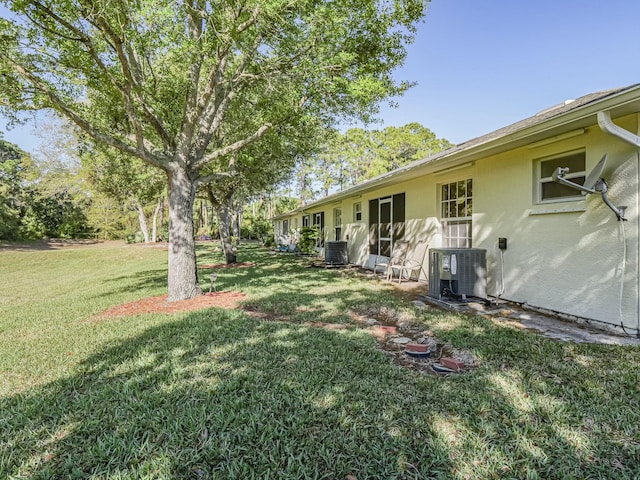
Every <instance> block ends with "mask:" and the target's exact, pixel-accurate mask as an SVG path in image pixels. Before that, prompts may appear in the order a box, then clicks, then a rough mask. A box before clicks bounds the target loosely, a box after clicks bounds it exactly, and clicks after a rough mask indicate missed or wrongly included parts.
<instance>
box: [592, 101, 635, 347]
mask: <svg viewBox="0 0 640 480" xmlns="http://www.w3.org/2000/svg"><path fill="white" fill-rule="evenodd" d="M598 126H599V127H600V130H602V131H603V132H605V133H608V134H610V135H613V136H614V137H618V138H619V139H620V140H622V141H624V142H627V143H630V144H631V145H633V146H634V147H636V148H638V149H640V136H638V135H635V134H633V133H631V132H630V131H629V130H626V129H624V128H622V127H620V126H618V125H616V124H615V123H613V121H612V120H611V113H610V112H608V111H600V112H598ZM638 129H639V130H640V118H639V125H638ZM636 158H637V159H638V163H637V164H636V179H637V180H640V179H639V178H638V177H639V176H640V152H638V153H637V154H636ZM636 188H638V196H640V182H638V184H637V185H636ZM636 198H638V197H636ZM636 202H637V201H636ZM622 228H624V225H622ZM636 231H637V232H638V233H640V217H638V220H637V221H636ZM637 237H638V236H637ZM638 254H639V255H640V241H639V242H638ZM639 258H640V257H639ZM622 275H624V272H622ZM636 285H640V282H639V281H638V278H637V277H636ZM638 297H639V298H640V290H639V291H638ZM636 315H637V319H638V323H637V325H636V335H637V336H638V337H640V303H637V313H636Z"/></svg>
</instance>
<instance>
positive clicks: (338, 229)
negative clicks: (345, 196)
mask: <svg viewBox="0 0 640 480" xmlns="http://www.w3.org/2000/svg"><path fill="white" fill-rule="evenodd" d="M333 228H334V231H335V236H336V241H338V240H342V209H341V208H334V209H333Z"/></svg>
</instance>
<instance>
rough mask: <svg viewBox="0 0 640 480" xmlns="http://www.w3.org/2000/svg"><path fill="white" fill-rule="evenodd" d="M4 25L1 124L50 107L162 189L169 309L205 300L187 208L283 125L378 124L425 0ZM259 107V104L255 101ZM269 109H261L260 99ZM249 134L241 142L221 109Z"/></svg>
mask: <svg viewBox="0 0 640 480" xmlns="http://www.w3.org/2000/svg"><path fill="white" fill-rule="evenodd" d="M4 3H5V4H7V5H8V6H9V7H10V9H11V10H12V11H13V12H14V16H13V17H11V18H4V19H2V20H1V21H0V38H1V41H2V45H3V48H2V50H0V106H1V107H2V110H3V112H2V113H4V114H5V115H10V114H12V113H13V112H17V111H21V110H34V109H55V110H56V111H58V112H59V113H60V114H62V115H63V116H65V117H67V118H68V119H70V120H71V121H73V122H74V123H75V124H76V125H78V126H79V127H80V128H81V129H82V130H83V131H84V132H85V133H86V134H88V135H89V136H90V137H92V138H93V139H94V140H95V141H97V142H101V143H103V144H105V145H108V146H110V147H113V148H117V149H119V150H120V151H122V152H124V153H126V154H129V155H132V156H135V157H138V158H140V159H142V160H143V161H145V162H147V163H148V164H150V165H153V166H155V167H158V168H160V169H162V170H163V171H164V172H166V174H167V176H168V180H169V193H168V199H169V220H170V226H169V243H170V246H169V274H168V287H169V300H170V301H173V300H179V299H185V298H190V297H193V296H195V295H197V294H199V293H200V289H199V287H198V283H197V276H196V258H195V247H194V236H193V233H194V232H193V203H194V198H195V194H196V190H197V189H198V187H199V186H201V185H204V184H207V183H209V182H212V181H213V182H216V181H225V178H230V177H233V175H234V168H233V162H230V161H229V160H228V158H229V156H230V155H233V154H234V153H235V152H238V151H240V150H242V149H243V148H245V147H246V146H248V145H250V144H252V143H253V142H257V141H260V140H261V139H262V138H263V137H264V136H265V135H268V134H274V133H273V129H274V127H276V126H277V125H281V124H287V123H289V122H291V121H292V119H296V118H299V117H300V116H301V115H314V116H315V117H316V118H320V119H322V120H323V121H324V122H325V123H326V124H327V125H330V124H332V123H333V122H334V121H336V120H343V119H345V118H350V117H360V118H362V117H365V118H366V117H367V116H369V115H371V114H375V112H376V106H377V105H378V103H379V102H380V101H382V100H384V99H387V98H389V97H390V96H394V95H398V94H400V93H402V92H403V91H404V90H405V89H406V88H407V87H408V86H409V85H408V84H407V83H404V82H398V81H397V80H395V79H394V78H393V77H392V75H391V74H392V72H393V70H394V69H395V68H396V67H397V66H398V65H400V64H401V63H402V62H403V60H404V56H405V49H404V45H406V43H407V42H410V41H411V40H412V39H413V35H414V33H415V28H414V27H415V24H416V22H418V21H420V20H421V18H422V16H423V15H424V13H425V9H426V2H425V1H424V0H397V1H391V0H340V1H326V0H215V1H205V0H182V1H181V0H136V1H131V0H14V1H5V2H4ZM255 98H259V99H261V101H259V102H257V103H254V102H253V99H255ZM265 99H269V101H265ZM241 109H244V110H245V111H246V112H247V115H248V116H250V117H251V118H252V119H254V120H259V124H257V123H258V122H257V123H256V128H255V130H253V131H252V132H250V133H248V134H247V133H245V131H244V129H240V131H239V132H238V133H236V132H234V131H233V129H232V128H229V125H227V122H226V118H227V114H228V112H229V111H232V110H233V111H240V110H241Z"/></svg>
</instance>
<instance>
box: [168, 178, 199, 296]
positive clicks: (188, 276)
mask: <svg viewBox="0 0 640 480" xmlns="http://www.w3.org/2000/svg"><path fill="white" fill-rule="evenodd" d="M195 194H196V191H195V187H194V185H193V180H192V179H191V178H189V175H188V174H187V172H185V171H184V170H182V169H179V168H177V169H176V170H174V171H172V172H170V173H169V274H168V286H169V298H168V301H169V302H175V301H177V300H186V299H189V298H193V297H196V296H198V295H200V294H201V293H202V291H201V290H200V286H199V285H198V275H197V270H196V245H195V240H194V236H193V234H194V232H193V205H194V202H195V197H196V195H195Z"/></svg>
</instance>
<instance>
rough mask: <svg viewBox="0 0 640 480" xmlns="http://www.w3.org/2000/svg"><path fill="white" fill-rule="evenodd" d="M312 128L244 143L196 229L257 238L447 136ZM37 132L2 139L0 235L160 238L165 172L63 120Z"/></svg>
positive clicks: (199, 210)
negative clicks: (25, 147)
mask: <svg viewBox="0 0 640 480" xmlns="http://www.w3.org/2000/svg"><path fill="white" fill-rule="evenodd" d="M316 134H317V135H316V136H317V138H315V139H312V137H311V135H309V130H308V129H306V130H304V131H303V134H302V135H301V134H297V135H290V138H288V139H287V141H282V140H278V141H277V142H275V143H274V142H271V143H264V144H261V146H260V147H259V148H258V147H257V146H256V147H255V148H254V149H253V150H251V149H248V150H247V151H246V152H243V153H242V156H241V157H240V158H236V160H235V161H236V162H237V165H238V167H237V171H238V172H239V173H238V174H237V175H236V176H235V177H234V178H233V179H232V180H230V181H229V182H226V183H224V184H218V185H217V187H214V186H212V185H207V186H205V187H203V188H202V189H201V190H200V191H199V192H198V194H197V198H196V202H195V204H194V223H195V230H194V231H195V232H196V236H198V237H209V238H220V239H221V240H222V241H223V242H228V243H230V244H233V243H234V241H235V240H236V239H239V238H249V239H257V240H260V241H262V242H264V241H266V240H267V239H269V238H270V237H271V235H272V233H273V232H272V225H271V222H270V221H269V219H270V218H271V217H272V216H274V215H277V214H279V213H283V212H285V211H288V210H291V209H294V208H296V207H298V206H301V205H303V204H304V203H306V202H309V201H312V200H315V199H318V198H320V197H321V196H325V195H328V194H329V193H331V192H333V191H336V190H342V189H345V188H348V187H350V186H352V185H355V184H358V183H360V182H363V181H366V180H368V179H371V178H374V177H376V176H378V175H380V174H383V173H385V172H388V171H391V170H393V169H395V168H398V167H401V166H403V165H406V164H407V163H410V162H412V161H415V160H420V159H422V158H425V157H428V156H429V155H432V154H435V153H437V152H439V151H441V150H443V149H445V148H447V147H449V146H450V145H451V144H450V143H449V142H448V141H447V140H445V139H439V138H437V137H436V136H435V134H434V133H433V132H431V130H429V129H428V128H426V127H424V126H422V125H420V124H418V123H410V124H407V125H404V126H402V127H386V128H384V129H381V130H366V129H361V128H351V129H349V130H346V131H345V132H344V133H340V132H337V131H328V132H327V131H323V132H321V131H318V132H316ZM40 136H41V137H43V139H44V140H46V142H43V146H42V147H41V148H40V149H39V150H38V151H37V152H36V153H35V155H33V156H32V155H30V154H28V153H26V152H24V151H22V150H21V149H20V148H19V147H18V146H16V145H13V144H11V143H9V142H7V141H5V140H0V238H2V239H7V240H18V239H37V238H44V237H61V238H83V237H91V238H97V239H102V240H108V239H125V238H126V239H128V240H129V241H136V242H142V241H144V242H147V243H149V242H156V241H159V240H164V241H166V239H167V228H168V226H167V221H168V219H167V216H166V210H167V202H166V195H167V192H166V178H165V177H164V176H163V175H162V174H161V173H160V172H159V171H158V170H157V169H153V168H150V167H149V166H148V165H146V164H145V163H144V162H142V161H140V160H137V159H135V158H134V159H132V158H128V157H127V156H126V155H125V154H123V153H122V152H119V151H118V150H115V149H108V148H104V147H101V146H100V145H95V144H93V143H91V142H90V141H87V139H86V138H83V136H82V134H81V132H79V131H77V129H73V128H72V127H71V126H70V125H68V124H65V123H64V122H61V121H54V120H49V121H48V122H44V123H43V124H42V125H41V128H40ZM275 157H277V158H275ZM229 251H231V252H232V251H233V248H232V246H231V247H230V248H229Z"/></svg>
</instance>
